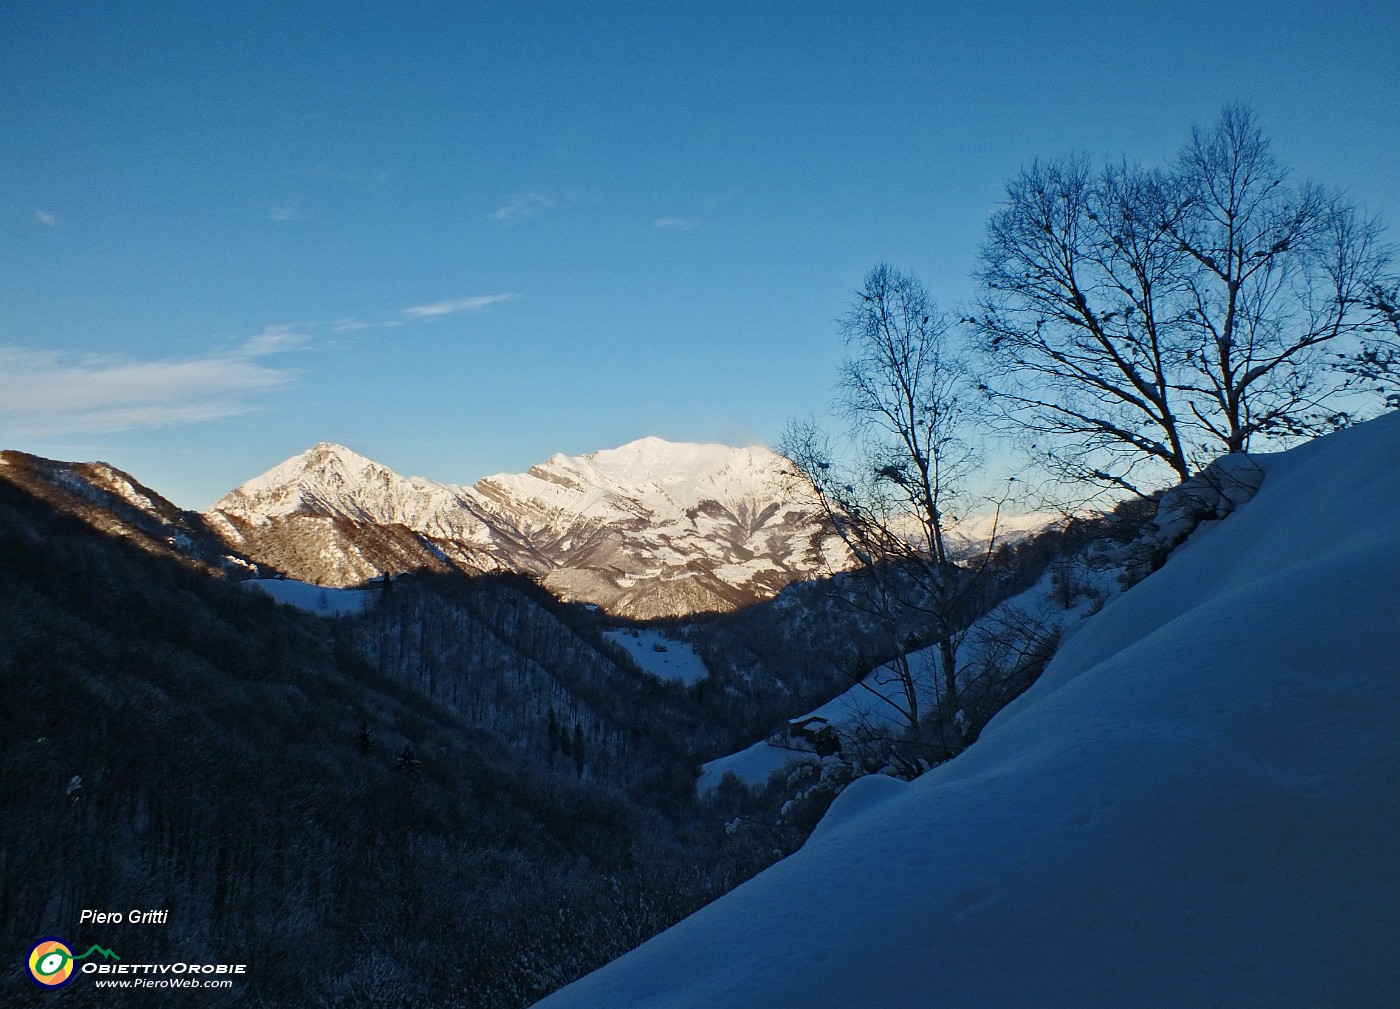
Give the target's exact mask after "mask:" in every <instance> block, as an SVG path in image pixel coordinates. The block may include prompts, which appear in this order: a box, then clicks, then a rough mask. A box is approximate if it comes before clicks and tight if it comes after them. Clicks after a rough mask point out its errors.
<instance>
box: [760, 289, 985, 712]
mask: <svg viewBox="0 0 1400 1009" xmlns="http://www.w3.org/2000/svg"><path fill="white" fill-rule="evenodd" d="M839 325H840V330H841V335H842V337H843V339H844V341H845V344H846V350H847V358H846V361H845V364H844V365H843V367H842V371H841V378H840V382H839V383H838V395H837V401H836V410H837V412H838V414H839V415H840V417H841V419H842V420H843V421H844V424H845V436H844V438H843V440H842V442H841V443H840V444H836V443H834V442H833V440H832V438H831V437H830V436H829V435H827V434H826V433H825V432H824V431H823V430H822V429H821V428H820V427H819V426H818V425H817V424H816V423H815V422H814V421H806V422H799V423H794V424H792V425H790V426H789V429H788V432H787V435H786V437H785V438H784V442H783V445H782V450H783V453H784V454H785V455H786V456H787V457H788V458H789V459H790V460H792V462H793V463H794V464H795V465H796V467H797V469H798V471H799V472H800V473H801V475H802V477H803V478H804V480H805V481H806V482H807V483H809V484H810V485H811V486H812V488H813V489H814V491H815V492H816V495H817V497H818V499H819V500H820V502H821V504H822V506H823V507H824V508H825V510H826V513H827V516H828V518H829V519H830V521H831V524H832V527H833V528H834V529H835V531H836V532H837V534H838V535H839V536H840V537H841V539H842V540H843V541H844V542H845V544H846V546H847V548H848V549H849V550H850V552H851V554H852V556H853V557H854V558H855V559H856V561H857V563H858V565H859V568H860V571H861V573H862V580H861V591H863V593H864V596H863V598H864V600H865V602H866V604H867V605H866V609H867V612H868V613H871V614H872V615H874V616H875V617H876V618H877V619H878V620H879V621H880V622H881V625H882V629H883V630H884V631H885V633H886V635H887V637H888V646H889V648H888V650H889V654H891V655H892V656H894V658H893V659H892V660H891V662H890V664H889V666H888V668H889V669H890V670H891V671H892V675H893V676H894V677H895V678H896V679H897V680H898V682H899V688H900V689H899V695H900V698H899V700H894V699H890V698H888V697H887V698H886V699H887V700H890V702H891V703H894V704H896V706H897V707H899V709H900V712H901V715H902V716H903V718H904V720H905V721H907V723H908V725H909V726H910V728H911V730H912V731H913V733H914V734H915V736H916V737H917V736H918V734H919V732H920V728H919V726H920V720H921V712H920V708H919V697H918V684H917V683H916V679H917V677H916V674H915V671H914V670H913V669H912V668H911V667H910V664H909V661H908V657H907V655H906V653H907V651H908V650H909V647H908V646H909V636H910V634H911V633H912V632H914V631H916V629H917V630H918V631H919V632H920V633H924V632H927V633H929V634H931V636H932V640H933V643H934V644H935V645H936V646H937V650H938V659H939V672H940V679H941V682H942V690H941V693H942V697H941V702H942V707H943V708H944V709H945V712H944V713H945V714H946V716H947V717H948V718H949V719H951V717H952V716H953V714H954V713H955V712H956V711H957V708H958V679H957V675H958V667H957V646H958V640H959V632H960V631H961V622H960V620H961V617H962V616H963V614H962V610H963V608H964V603H965V600H966V596H967V592H968V590H969V586H970V583H971V581H972V579H971V578H970V577H969V575H968V572H967V571H966V570H965V569H964V568H963V567H962V566H961V565H959V564H958V563H957V562H956V559H955V557H954V553H955V551H954V550H953V549H952V544H950V542H949V536H948V534H949V530H950V528H951V524H952V522H953V520H954V516H953V515H952V513H951V511H950V509H952V508H953V507H954V506H955V502H958V501H959V499H960V496H961V495H962V493H963V491H964V490H965V483H966V481H967V479H968V477H969V476H970V475H971V473H972V472H973V469H974V467H975V465H976V461H977V454H976V451H975V450H974V447H973V446H972V444H971V443H970V441H969V439H968V433H969V428H970V417H969V406H970V404H973V403H974V402H975V400H976V391H975V387H974V386H973V384H972V382H971V380H970V377H969V373H968V370H967V368H966V366H965V364H964V362H963V361H962V359H961V358H960V356H959V355H958V353H957V352H956V348H955V347H954V345H953V341H952V333H953V323H952V320H950V319H949V318H948V317H947V316H945V315H944V314H943V313H941V312H940V311H939V310H938V308H937V306H936V305H935V304H934V303H933V299H932V298H931V297H930V296H929V293H928V291H927V290H926V289H925V288H924V286H923V284H922V283H921V282H920V281H919V280H918V279H917V278H916V277H914V276H912V275H910V274H908V273H904V272H901V271H899V270H897V269H895V268H893V267H891V266H889V265H887V264H880V265H877V266H876V267H874V268H873V269H872V270H870V272H869V273H868V274H867V275H866V278H865V284H864V286H863V287H862V288H861V290H860V291H859V292H857V294H856V295H855V297H854V299H853V300H852V302H851V305H850V308H849V310H848V311H847V313H846V314H845V315H844V316H843V317H842V318H841V320H840V323H839ZM994 536H995V533H993V537H994ZM916 624H919V625H922V626H920V627H918V628H916V627H915V625H916Z"/></svg>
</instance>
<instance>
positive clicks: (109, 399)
mask: <svg viewBox="0 0 1400 1009" xmlns="http://www.w3.org/2000/svg"><path fill="white" fill-rule="evenodd" d="M305 340H306V338H305V337H304V336H302V335H301V334H299V333H297V332H295V331H293V330H292V329H290V328H289V327H271V328H269V329H267V330H264V331H263V332H262V333H259V334H258V335H257V336H254V337H252V338H250V339H248V340H245V341H244V342H243V343H241V344H239V345H237V346H235V347H232V348H229V349H227V350H222V351H218V352H215V353H211V354H207V355H204V356H200V357H191V358H163V359H155V360H145V361H140V360H130V359H127V358H124V357H118V356H114V355H94V354H70V353H63V352H58V351H49V350H36V349H33V348H29V347H14V346H0V435H4V436H6V437H17V436H20V437H33V436H36V435H39V436H52V435H72V434H102V433H107V432H112V431H125V430H130V429H132V428H143V427H165V426H169V425H172V424H188V423H194V422H197V421H205V420H214V419H216V418H219V417H230V416H233V415H235V414H240V413H245V412H247V411H249V410H251V409H253V407H254V404H253V399H254V398H255V397H257V396H259V395H263V394H266V393H269V392H271V391H273V390H275V389H279V388H282V387H284V386H286V385H288V384H290V383H291V382H292V381H293V380H294V379H295V377H296V372H295V371H293V370H291V369H288V368H279V367H273V366H271V365H269V364H267V363H265V362H264V361H263V360H262V359H263V358H265V357H267V356H269V355H272V354H277V353H281V352H283V351H287V350H291V349H294V348H296V347H299V346H301V345H302V344H303V343H304V342H305Z"/></svg>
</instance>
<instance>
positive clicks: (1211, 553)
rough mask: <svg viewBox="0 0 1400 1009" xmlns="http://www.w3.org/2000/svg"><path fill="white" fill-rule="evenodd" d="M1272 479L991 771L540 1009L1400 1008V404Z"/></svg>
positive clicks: (1194, 543) (969, 761)
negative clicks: (1398, 848) (1399, 952)
mask: <svg viewBox="0 0 1400 1009" xmlns="http://www.w3.org/2000/svg"><path fill="white" fill-rule="evenodd" d="M1260 463H1261V465H1262V466H1263V469H1264V471H1265V474H1266V475H1265V479H1264V482H1263V485H1262V488H1261V489H1260V491H1259V493H1258V494H1257V495H1256V496H1255V497H1254V498H1253V500H1251V501H1249V502H1248V503H1247V504H1245V505H1243V506H1242V507H1241V508H1240V509H1239V510H1238V511H1237V512H1236V513H1235V514H1233V515H1231V516H1230V517H1229V518H1227V519H1225V520H1224V521H1223V522H1220V523H1217V524H1211V525H1208V526H1206V527H1203V528H1201V529H1200V530H1198V531H1197V532H1196V534H1195V535H1194V536H1193V537H1192V539H1191V540H1190V541H1189V542H1188V543H1187V544H1186V545H1185V546H1184V547H1182V548H1180V549H1178V550H1177V551H1176V552H1175V553H1174V554H1173V555H1172V556H1171V557H1170V559H1169V560H1168V561H1167V563H1166V565H1165V566H1164V567H1163V568H1162V569H1161V570H1159V571H1157V572H1156V573H1154V574H1152V575H1151V576H1150V577H1148V578H1147V579H1145V580H1144V581H1142V582H1141V583H1139V584H1138V585H1136V586H1134V587H1133V588H1132V589H1130V590H1129V591H1128V592H1126V593H1124V594H1123V595H1121V596H1119V597H1117V598H1116V599H1114V600H1112V601H1111V602H1109V603H1108V605H1107V606H1106V607H1105V608H1104V609H1103V610H1102V611H1101V612H1100V613H1098V614H1097V615H1095V616H1094V617H1092V618H1090V619H1089V620H1087V621H1085V622H1084V623H1083V624H1081V625H1080V626H1079V628H1078V629H1077V631H1075V632H1074V633H1072V634H1070V635H1069V636H1068V637H1067V638H1066V640H1065V641H1064V643H1063V644H1062V646H1061V649H1060V651H1059V653H1058V654H1057V656H1056V657H1055V659H1054V660H1053V661H1052V662H1051V664H1050V666H1049V667H1048V668H1047V670H1046V672H1045V674H1044V675H1043V676H1042V677H1041V679H1040V680H1039V681H1038V682H1037V683H1036V685H1035V686H1034V687H1033V688H1031V690H1029V691H1028V692H1027V693H1026V694H1024V695H1023V696H1022V697H1021V698H1019V699H1018V700H1017V701H1016V702H1014V703H1013V704H1012V705H1011V706H1010V707H1008V708H1007V709H1006V710H1005V711H1003V712H1002V713H1001V714H1000V715H999V716H998V717H997V718H996V719H994V720H993V722H992V723H991V724H990V725H989V726H988V727H987V728H986V729H985V730H984V732H983V733H982V736H981V738H980V740H979V741H978V742H977V743H976V744H975V745H974V746H973V747H972V748H971V749H969V750H968V751H967V752H966V753H964V754H963V755H962V756H960V757H958V758H957V759H956V760H953V761H951V762H949V763H947V764H944V765H942V766H941V767H939V768H936V769H935V770H933V771H931V772H929V773H928V774H926V775H924V776H923V777H921V778H919V779H917V780H916V781H914V782H912V783H908V784H904V783H901V782H899V781H896V780H894V779H890V778H884V777H879V776H875V777H869V778H864V779H861V780H860V781H857V782H856V783H855V784H854V785H852V786H851V787H850V788H849V789H848V790H847V791H846V792H845V793H844V794H843V795H842V796H841V797H840V798H839V799H838V800H837V802H836V804H835V805H834V806H833V807H832V809H831V811H830V813H829V814H828V815H827V817H826V819H825V820H824V821H823V822H822V824H821V825H820V826H819V828H818V830H817V832H816V833H815V834H814V835H813V837H812V838H811V839H810V840H809V841H808V843H807V845H806V846H805V847H804V848H803V849H802V850H801V851H800V852H798V853H797V854H796V855H794V856H792V857H791V858H789V859H787V860H785V861H783V862H781V863H779V864H778V865H776V866H774V867H773V868H771V869H769V870H768V871H767V872H765V873H763V874H762V875H760V876H759V877H757V878H756V879H754V880H752V881H751V882H749V883H748V884H746V885H744V886H742V887H740V888H739V889H738V890H736V891H734V892H732V893H731V894H729V895H728V896H726V897H724V898H722V899H720V900H719V901H717V902H715V903H714V904H711V905H710V906H708V907H706V908H705V909H704V910H702V911H700V912H699V913H697V914H696V915H694V916H692V917H691V918H689V919H687V920H686V921H684V922H682V923H681V924H680V925H678V926H676V927H674V928H672V929H670V930H669V931H667V932H664V933H662V934H661V935H660V936H658V937H656V938H655V939H653V940H652V941H650V942H648V943H647V944H645V945H644V946H642V947H641V948H639V949H638V950H636V951H634V952H633V953H631V954H628V955H627V956H625V957H623V958H622V959H620V960H618V961H616V962H614V963H612V964H610V965H608V966H607V967H605V968H603V969H602V970H600V971H598V972H596V973H595V974H592V975H590V976H588V977H586V978H584V979H582V980H581V981H578V982H576V983H575V984H573V985H571V986H569V987H567V988H565V989H563V990H562V991H560V992H557V993H556V994H555V995H553V996H552V997H550V998H548V999H546V1000H545V1001H544V1002H542V1003H540V1005H541V1006H542V1007H548V1009H564V1007H572V1009H583V1007H599V1009H603V1007H606V1009H622V1007H628V1006H646V1007H649V1009H662V1007H666V1009H679V1007H692V1006H693V1007H700V1006H705V1007H710V1006H725V1007H727V1009H742V1007H748V1006H753V1007H760V1006H761V1007H769V1006H775V1005H782V1006H802V1007H804V1009H816V1007H833V1009H835V1007H841V1009H846V1007H851V1006H861V1007H876V1006H879V1007H910V1009H913V1007H918V1009H925V1007H931V1006H937V1007H950V1009H951V1007H987V1009H993V1007H995V1009H1009V1007H1021V1006H1036V1007H1040V1009H1055V1007H1065V1009H1071V1007H1073V1009H1081V1007H1086V1006H1094V1007H1099V1006H1103V1007H1119V1006H1134V1007H1162V1009H1168V1007H1170V1009H1179V1007H1183V1006H1192V1007H1197V1006H1228V1007H1230V1009H1240V1007H1259V1009H1264V1007H1268V1009H1284V1007H1298V1009H1302V1007H1309V1009H1312V1007H1319V1006H1333V1007H1342V1006H1345V1007H1362V1006H1367V1007H1371V1006H1382V1005H1393V1004H1395V1001H1396V997H1395V992H1396V991H1397V990H1400V957H1397V956H1396V954H1395V950H1396V948H1397V945H1398V944H1400V859H1397V857H1396V854H1395V838H1396V837H1397V836H1400V733H1397V731H1396V726H1397V724H1400V415H1390V416H1387V417H1384V418H1382V419H1380V420H1378V421H1375V422H1372V423H1371V424H1367V425H1364V426H1362V427H1359V428H1357V429H1354V430H1351V431H1347V432H1343V433H1340V434H1338V435H1334V436H1332V437H1330V438H1327V439H1325V440H1322V441H1319V442H1315V443H1312V444H1309V445H1305V446H1303V447H1301V448H1299V449H1296V450H1294V451H1292V452H1289V453H1286V454H1282V455H1278V456H1273V457H1264V458H1262V459H1261V460H1260Z"/></svg>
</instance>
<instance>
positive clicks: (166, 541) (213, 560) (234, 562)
mask: <svg viewBox="0 0 1400 1009" xmlns="http://www.w3.org/2000/svg"><path fill="white" fill-rule="evenodd" d="M0 479H3V480H6V481H8V482H9V483H12V484H15V485H16V486H18V487H20V488H22V489H23V490H25V491H26V492H28V493H29V494H31V495H33V496H34V497H35V498H37V499H39V500H40V501H43V502H45V503H47V504H48V505H49V506H51V507H53V508H54V509H55V510H57V511H59V512H62V513H64V514H68V515H72V516H74V517H76V518H79V519H81V520H82V521H84V522H86V523H87V524H88V525H89V526H92V527H93V528H94V529H96V530H98V531H99V532H102V533H106V534H108V535H112V536H117V537H121V538H122V539H126V540H129V541H131V542H133V543H135V544H137V545H138V546H140V547H141V548H142V549H144V550H146V551H147V552H149V553H154V554H160V555H162V556H166V557H170V558H174V559H176V560H179V561H181V562H182V563H185V564H192V565H194V566H195V567H197V568H200V569H203V570H205V571H244V572H247V573H249V574H257V573H258V565H257V564H256V563H255V562H253V561H252V560H250V559H249V558H248V556H247V555H245V554H242V553H241V552H239V551H238V550H237V549H236V548H234V547H232V546H231V545H230V544H229V542H227V539H226V537H225V536H224V535H223V534H222V533H221V532H220V531H219V530H217V529H215V528H213V527H211V525H210V523H209V522H208V521H206V519H205V518H204V516H203V515H201V514H199V513H198V512H190V511H184V510H183V509H181V508H179V507H177V506H176V505H174V504H172V503H171V502H170V501H168V500H166V499H165V498H163V497H161V496H160V495H159V494H157V493H156V492H155V491H153V490H151V489H150V488H149V487H147V486H145V485H144V484H142V483H139V482H138V481H137V480H135V479H134V478H133V477H131V476H130V475H129V474H127V473H124V472H122V471H121V470H119V469H117V468H116V467H114V466H109V465H108V464H107V463H104V462H58V461H55V460H52V459H44V458H42V457H40V456H36V455H29V454H28V453H25V452H12V451H10V452H0Z"/></svg>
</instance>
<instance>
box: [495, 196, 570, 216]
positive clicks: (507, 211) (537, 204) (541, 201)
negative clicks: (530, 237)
mask: <svg viewBox="0 0 1400 1009" xmlns="http://www.w3.org/2000/svg"><path fill="white" fill-rule="evenodd" d="M558 203H559V201H558V200H556V199H555V198H554V197H552V196H550V195H549V194H548V193H521V194H519V195H518V196H515V197H512V198H511V200H510V202H509V203H507V204H506V205H505V206H503V207H498V208H497V209H496V210H493V211H492V212H491V219H492V220H496V221H515V220H519V219H521V218H525V217H534V216H535V215H536V214H538V213H540V212H541V211H544V210H549V209H550V208H552V207H555V206H558Z"/></svg>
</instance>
